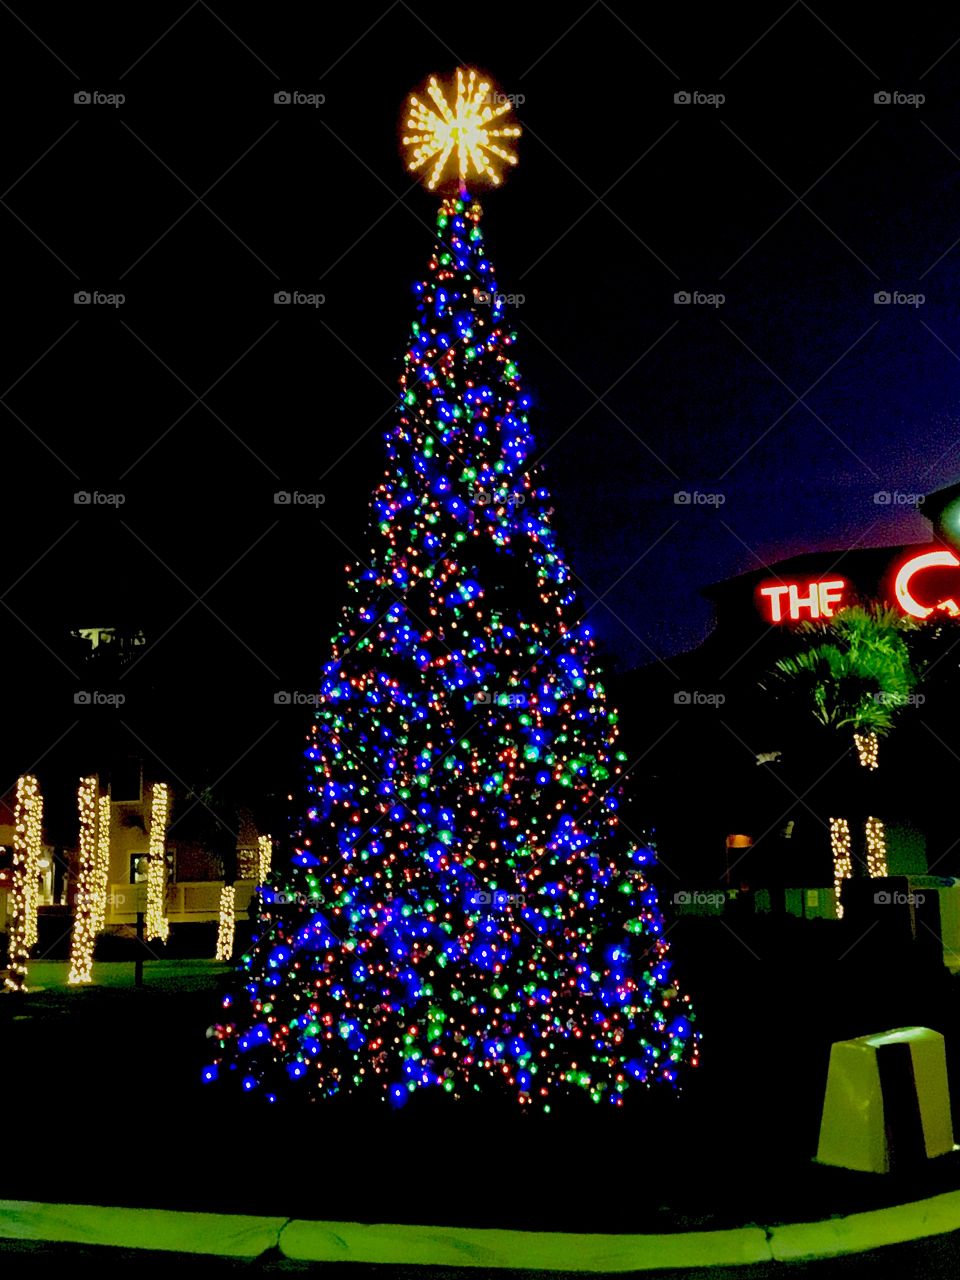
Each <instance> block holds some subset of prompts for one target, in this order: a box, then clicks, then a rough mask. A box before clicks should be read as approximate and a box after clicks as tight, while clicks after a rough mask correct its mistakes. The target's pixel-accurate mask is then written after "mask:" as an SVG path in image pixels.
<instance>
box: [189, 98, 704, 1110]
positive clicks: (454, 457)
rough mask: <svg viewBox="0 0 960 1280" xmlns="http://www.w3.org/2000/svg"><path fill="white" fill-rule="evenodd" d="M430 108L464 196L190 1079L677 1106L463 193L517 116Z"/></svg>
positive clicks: (497, 306) (620, 762) (615, 761)
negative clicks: (669, 1099) (236, 946)
mask: <svg viewBox="0 0 960 1280" xmlns="http://www.w3.org/2000/svg"><path fill="white" fill-rule="evenodd" d="M429 92H430V94H431V96H432V97H433V100H434V103H435V105H436V107H437V111H436V112H432V111H431V110H430V109H429V108H427V107H425V106H424V105H423V104H422V103H418V102H417V100H416V99H413V100H412V104H413V105H412V114H411V121H410V123H411V124H412V125H413V127H415V128H417V129H418V130H419V133H418V135H417V136H415V137H414V138H413V139H411V140H410V142H411V145H414V146H416V148H417V150H416V151H415V152H414V158H413V161H412V162H411V167H412V168H414V167H415V168H421V167H424V166H425V165H426V164H430V163H431V162H433V169H432V172H431V175H430V181H429V183H428V185H429V186H431V188H432V187H435V186H437V185H438V184H439V183H440V181H441V179H442V178H443V176H444V168H445V166H446V165H447V162H448V160H449V159H450V158H451V157H452V158H453V160H454V161H455V166H454V167H455V170H456V175H455V176H456V179H457V185H456V187H455V191H454V193H450V194H447V195H445V196H444V197H443V199H442V203H441V205H440V209H439V213H438V215H437V244H436V247H435V249H434V252H433V255H432V257H431V259H430V262H429V265H428V271H427V275H426V276H425V278H424V279H423V280H421V281H419V282H418V283H417V284H416V285H415V286H414V293H415V295H416V315H415V319H414V321H413V324H412V329H411V334H410V339H409V345H408V349H407V352H406V355H405V357H404V368H403V372H402V374H401V377H400V388H401V394H400V402H399V406H398V410H397V414H396V418H395V421H394V423H393V425H392V426H391V428H390V429H389V431H388V432H387V434H386V443H387V469H386V473H385V475H384V478H383V481H382V483H381V484H380V486H379V487H378V488H377V490H376V491H375V493H374V495H373V498H372V502H371V546H370V553H369V561H368V563H366V564H361V565H359V566H357V567H356V568H355V569H354V570H352V571H350V577H349V594H348V603H347V604H346V606H345V608H344V610H343V614H342V621H341V624H340V628H339V631H338V633H337V635H336V637H335V639H334V641H333V652H332V656H331V657H330V660H329V662H328V663H327V665H326V667H325V668H324V670H323V674H322V679H321V684H320V699H319V705H318V710H317V713H316V717H315V721H314V723H313V725H312V730H311V733H310V735H309V739H308V747H307V751H306V757H307V781H306V792H307V794H306V798H305V803H304V810H305V813H304V818H303V821H302V823H301V824H300V827H299V830H298V831H297V832H296V833H295V836H294V839H293V842H292V853H291V855H290V865H289V866H288V867H286V868H284V869H278V870H277V871H275V872H274V874H273V875H272V876H271V878H270V884H269V885H268V886H266V887H264V889H263V890H262V891H261V915H260V920H259V928H258V931H257V932H258V936H257V937H256V938H255V940H254V942H253V945H252V946H251V948H250V950H249V952H248V953H247V954H246V955H245V956H244V957H243V959H242V966H243V975H244V979H245V986H244V988H243V991H242V992H241V993H240V994H239V995H238V996H237V997H228V998H227V999H226V1000H225V1014H224V1021H223V1022H222V1024H221V1025H220V1026H219V1027H218V1035H219V1038H220V1046H221V1050H220V1054H219V1056H218V1059H217V1061H216V1062H215V1063H214V1064H213V1065H211V1066H210V1067H208V1068H207V1069H206V1071H205V1073H204V1075H205V1078H206V1079H208V1080H215V1079H218V1078H220V1079H223V1080H227V1081H230V1082H235V1083H236V1084H237V1086H238V1087H241V1088H242V1089H244V1090H246V1091H248V1092H251V1093H255V1094H257V1095H259V1096H263V1097H266V1098H268V1099H269V1100H271V1101H273V1100H275V1099H277V1098H280V1097H284V1098H286V1097H304V1098H311V1099H315V1098H323V1097H331V1096H333V1095H336V1094H345V1093H352V1092H367V1093H374V1094H379V1095H380V1096H382V1097H386V1098H388V1099H389V1100H391V1101H392V1102H393V1103H395V1104H402V1103H404V1102H405V1101H407V1099H408V1097H409V1096H410V1094H411V1093H413V1092H414V1091H416V1090H417V1089H419V1088H439V1089H442V1090H445V1091H446V1092H447V1093H449V1094H451V1095H453V1096H454V1097H456V1098H465V1097H471V1096H474V1095H475V1094H480V1093H485V1092H487V1091H488V1090H492V1091H493V1092H498V1091H499V1092H503V1091H507V1092H508V1093H512V1095H514V1096H515V1097H516V1099H517V1100H518V1101H519V1102H520V1103H523V1104H527V1105H530V1104H532V1105H535V1106H539V1107H542V1108H543V1109H545V1110H549V1108H550V1105H551V1103H552V1102H553V1101H554V1100H555V1099H557V1098H558V1097H560V1096H562V1095H564V1094H569V1093H573V1094H580V1093H581V1092H582V1093H585V1094H586V1095H587V1096H589V1097H590V1098H592V1099H593V1100H594V1101H596V1102H609V1103H613V1104H615V1105H618V1106H619V1105H622V1103H623V1101H624V1097H625V1095H626V1094H627V1091H628V1089H629V1088H630V1086H631V1085H635V1084H638V1083H639V1084H653V1083H655V1082H664V1083H667V1084H672V1083H674V1082H676V1081H677V1079H678V1076H679V1073H680V1072H681V1070H682V1068H683V1067H684V1066H685V1065H688V1064H695V1063H696V1060H697V1041H698V1036H697V1034H696V1033H695V1032H694V1031H693V1029H692V1026H691V1022H692V1018H693V1014H692V1011H691V1008H690V1004H689V998H688V997H686V996H682V995H680V993H679V992H678V990H677V988H676V987H675V986H674V985H673V984H672V982H671V979H670V962H669V960H668V958H667V953H668V946H667V942H666V939H665V927H664V922H663V917H662V914H661V912H660V909H659V906H658V902H657V895H656V892H655V890H654V888H653V887H652V885H651V883H650V881H649V879H648V871H649V868H650V866H651V864H652V863H653V862H654V860H655V855H654V853H653V851H652V849H651V848H650V847H648V846H646V845H638V844H637V843H636V841H633V840H631V839H629V838H628V837H627V835H626V834H625V832H624V829H623V828H622V826H620V824H619V822H618V804H619V799H618V792H619V775H620V774H621V773H622V771H623V767H624V761H625V759H626V757H625V755H624V753H623V752H622V751H619V750H618V749H617V734H618V730H617V715H616V712H615V711H614V710H613V709H612V708H611V707H610V705H609V704H608V702H607V700H606V696H605V692H604V687H603V683H602V679H601V675H600V672H599V667H598V663H597V660H596V657H595V655H594V652H593V650H594V640H593V638H592V635H591V631H590V628H589V626H587V625H586V624H585V622H584V621H583V618H582V610H581V609H580V608H579V606H578V603H577V597H576V593H575V591H574V589H573V586H572V580H571V573H570V570H569V568H568V566H567V563H566V562H565V560H564V558H563V555H562V554H561V551H560V549H559V548H558V546H557V542H556V538H555V534H554V530H553V528H552V527H551V514H552V508H551V505H550V499H549V495H548V492H547V489H546V488H545V486H544V482H543V479H542V476H541V474H540V469H539V467H538V466H536V465H535V464H534V463H533V462H532V455H533V452H534V439H533V435H532V431H531V426H530V411H531V398H530V396H529V394H528V393H527V392H525V390H524V387H523V384H522V381H521V377H520V373H519V370H518V367H517V363H516V359H515V347H516V339H517V335H516V332H515V331H514V330H513V328H512V327H511V325H510V323H509V322H508V321H507V319H506V314H505V313H506V310H507V308H506V306H505V299H504V297H503V295H502V294H500V292H499V291H498V287H497V281H496V277H495V274H494V270H493V267H492V265H491V263H490V261H489V259H488V257H487V255H486V250H485V247H484V241H483V235H482V233H481V229H480V220H481V209H480V205H479V204H478V203H477V202H476V201H475V200H473V199H471V197H470V196H469V195H468V194H467V192H466V190H465V187H464V182H465V179H466V177H467V174H468V171H470V172H474V173H481V174H483V175H485V176H486V178H487V179H488V180H489V179H493V180H496V179H497V178H498V174H497V173H496V171H495V170H494V169H493V163H492V160H491V157H492V156H497V157H500V158H501V159H510V158H511V156H512V153H511V152H508V151H507V150H505V149H504V148H503V147H502V145H501V143H500V141H499V140H497V141H493V140H492V139H494V138H496V139H500V138H508V137H511V136H515V135H516V133H517V132H518V131H517V130H516V129H513V128H510V129H502V128H498V129H496V130H494V129H492V128H491V124H492V123H493V122H494V121H495V120H496V119H497V118H498V117H499V116H500V115H502V114H503V113H504V111H505V110H506V108H505V107H504V108H491V107H490V106H489V105H488V104H489V86H487V85H486V84H483V83H479V82H478V81H477V80H476V79H475V78H474V77H473V75H472V74H471V75H470V76H468V77H464V76H462V75H461V74H460V73H458V91H457V98H456V101H455V103H453V105H452V106H448V105H447V103H446V101H445V99H444V98H443V96H442V90H441V89H440V88H439V86H437V85H436V84H435V82H432V83H431V89H430V91H429ZM444 108H445V109H446V110H444ZM418 109H419V110H418ZM471 112H473V116H472V118H471V114H470V113H471ZM431 116H432V117H433V120H432V121H431V119H430V118H429V117H431ZM433 122H436V123H433ZM431 130H432V133H431ZM405 141H407V139H405Z"/></svg>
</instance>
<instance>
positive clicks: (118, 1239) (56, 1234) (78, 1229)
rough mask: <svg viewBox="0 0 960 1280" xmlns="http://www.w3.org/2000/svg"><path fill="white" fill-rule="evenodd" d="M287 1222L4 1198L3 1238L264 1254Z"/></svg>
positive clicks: (0, 1231)
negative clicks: (43, 1202)
mask: <svg viewBox="0 0 960 1280" xmlns="http://www.w3.org/2000/svg"><path fill="white" fill-rule="evenodd" d="M286 1221H287V1219H286V1218H254V1217H246V1216H244V1215H242V1214H232V1213H180V1212H178V1211H177V1210H174V1209H115V1208H110V1207H107V1206H104V1205H91V1204H42V1203H40V1202H37V1201H30V1200H0V1239H5V1240H43V1241H57V1242H60V1243H65V1244H88V1245H107V1246H109V1247H111V1248H115V1249H158V1250H163V1251H164V1252H167V1251H172V1252H175V1253H199V1254H213V1255H216V1256H217V1257H222V1258H258V1257H259V1256H260V1254H261V1253H264V1252H265V1251H266V1250H267V1249H272V1248H274V1247H275V1246H276V1244H277V1241H278V1239H279V1237H280V1230H281V1228H282V1227H283V1224H284V1223H285V1222H286Z"/></svg>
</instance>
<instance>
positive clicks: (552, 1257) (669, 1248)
mask: <svg viewBox="0 0 960 1280" xmlns="http://www.w3.org/2000/svg"><path fill="white" fill-rule="evenodd" d="M952 1231H960V1191H951V1192H948V1193H946V1194H944V1195H938V1196H932V1197H931V1198H929V1199H927V1200H918V1201H915V1202H913V1203H911V1204H901V1205H893V1206H891V1207H890V1208H886V1209H877V1210H872V1211H870V1212H868V1213H856V1214H851V1215H850V1216H849V1217H845V1218H832V1219H829V1220H827V1221H824V1222H801V1223H791V1224H788V1225H786V1226H779V1227H771V1228H769V1229H764V1228H763V1227H761V1226H753V1227H738V1228H735V1229H733V1230H729V1231H678V1232H670V1233H666V1234H655V1235H599V1234H598V1235H592V1234H574V1233H567V1232H536V1231H501V1230H493V1229H487V1228H473V1227H449V1228H447V1227H430V1226H408V1225H400V1224H392V1223H385V1224H366V1223H359V1222H309V1221H304V1220H293V1221H291V1220H289V1219H286V1218H273V1217H253V1216H246V1215H242V1214H221V1213H181V1212H178V1211H175V1210H171V1209H128V1208H114V1207H108V1206H102V1205H84V1204H44V1203H41V1202H36V1201H26V1200H0V1239H7V1240H27V1241H44V1242H49V1243H65V1244H84V1245H99V1246H103V1247H107V1248H119V1249H150V1250H158V1251H164V1252H174V1253H184V1254H200V1255H207V1256H216V1257H224V1258H256V1257H259V1256H260V1254H262V1253H265V1252H266V1251H267V1250H268V1249H271V1248H275V1247H276V1246H278V1245H279V1248H280V1252H281V1253H282V1254H283V1256H284V1257H286V1258H289V1259H290V1260H291V1261H297V1262H359V1263H367V1264H388V1265H389V1264H392V1265H406V1266H434V1267H436V1266H444V1267H483V1268H486V1269H488V1270H491V1271H495V1270H514V1271H525V1270H535V1271H566V1272H572V1271H582V1272H596V1273H608V1274H609V1273H614V1272H628V1271H653V1270H660V1269H662V1270H670V1269H671V1268H674V1269H677V1270H683V1269H684V1268H688V1267H690V1268H692V1267H701V1268H702V1267H723V1266H726V1267H740V1266H746V1265H750V1264H752V1263H758V1262H770V1261H777V1262H793V1261H800V1260H802V1259H816V1258H828V1257H835V1256H840V1255H843V1254H851V1253H861V1252H865V1251H867V1250H870V1249H879V1248H882V1247H883V1246H884V1245H889V1244H903V1243H905V1242H907V1241H910V1240H921V1239H924V1238H926V1237H929V1236H937V1235H944V1234H947V1233H949V1232H952Z"/></svg>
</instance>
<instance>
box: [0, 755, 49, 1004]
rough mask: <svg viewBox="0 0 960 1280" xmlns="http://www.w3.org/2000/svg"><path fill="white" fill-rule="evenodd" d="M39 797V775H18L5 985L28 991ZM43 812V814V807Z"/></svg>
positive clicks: (34, 937) (39, 821) (33, 938)
mask: <svg viewBox="0 0 960 1280" xmlns="http://www.w3.org/2000/svg"><path fill="white" fill-rule="evenodd" d="M38 799H39V789H38V786H37V780H36V778H35V777H33V775H32V774H24V775H23V776H22V777H20V778H18V779H17V798H16V802H15V809H14V819H13V821H14V835H13V880H12V885H11V892H10V895H9V900H8V910H9V915H10V921H9V931H8V942H7V952H8V955H7V974H6V977H5V978H4V984H3V985H4V989H5V990H7V991H26V989H27V962H28V961H29V958H30V948H31V946H32V945H33V943H34V942H36V937H37V932H36V914H37V905H36V899H37V890H36V878H37V872H38V870H39V866H38V865H37V864H38V863H39V852H38V851H37V850H36V849H35V847H34V846H35V844H36V841H37V832H38V830H39V827H40V823H41V822H42V816H38V815H37V813H36V807H37V801H38ZM41 806H42V801H41ZM40 815H42V807H41V808H40ZM31 880H32V882H33V888H32V891H31ZM31 915H32V920H31Z"/></svg>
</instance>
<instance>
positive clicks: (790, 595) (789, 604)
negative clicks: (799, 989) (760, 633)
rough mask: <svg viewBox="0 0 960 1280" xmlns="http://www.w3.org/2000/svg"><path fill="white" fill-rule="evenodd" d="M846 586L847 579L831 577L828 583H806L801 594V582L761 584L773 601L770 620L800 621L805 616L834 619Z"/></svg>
mask: <svg viewBox="0 0 960 1280" xmlns="http://www.w3.org/2000/svg"><path fill="white" fill-rule="evenodd" d="M846 588H847V584H846V582H845V581H844V580H843V578H831V579H829V581H827V582H807V583H805V584H804V586H803V588H802V591H803V594H802V595H801V586H800V584H799V583H797V582H780V583H777V585H776V586H770V587H761V588H760V595H761V596H766V597H767V599H768V600H769V604H768V605H766V607H765V612H766V614H767V618H768V621H770V622H786V621H788V620H789V621H790V622H799V621H800V620H801V619H802V618H832V617H833V610H834V605H838V604H840V603H841V602H842V600H843V593H844V591H845V590H846ZM784 597H786V599H784Z"/></svg>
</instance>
